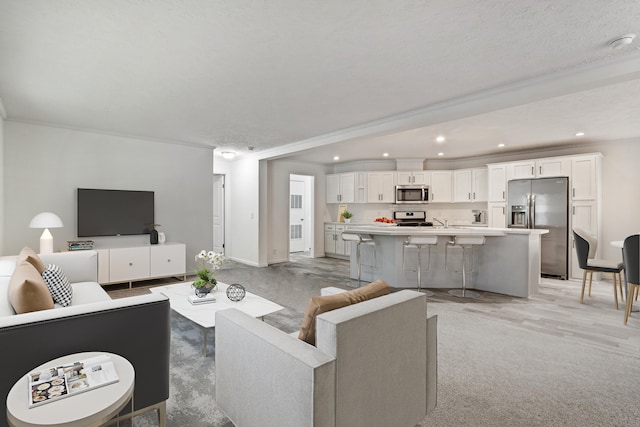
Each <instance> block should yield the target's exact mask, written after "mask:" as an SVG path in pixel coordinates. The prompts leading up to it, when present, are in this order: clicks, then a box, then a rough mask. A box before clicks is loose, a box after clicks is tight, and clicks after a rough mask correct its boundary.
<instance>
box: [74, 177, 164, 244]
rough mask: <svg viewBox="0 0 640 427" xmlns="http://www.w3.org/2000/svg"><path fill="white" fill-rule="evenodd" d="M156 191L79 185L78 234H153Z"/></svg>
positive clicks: (85, 235) (88, 235) (86, 235)
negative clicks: (83, 186)
mask: <svg viewBox="0 0 640 427" xmlns="http://www.w3.org/2000/svg"><path fill="white" fill-rule="evenodd" d="M153 223H154V193H153V191H129V190H98V189H91V188H78V237H95V236H126V235H135V234H149V233H150V232H151V227H150V226H149V224H153Z"/></svg>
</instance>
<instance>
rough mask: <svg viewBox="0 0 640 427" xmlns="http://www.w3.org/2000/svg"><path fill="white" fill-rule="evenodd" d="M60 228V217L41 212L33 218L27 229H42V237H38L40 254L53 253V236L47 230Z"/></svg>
mask: <svg viewBox="0 0 640 427" xmlns="http://www.w3.org/2000/svg"><path fill="white" fill-rule="evenodd" d="M62 226H63V225H62V220H61V219H60V217H59V216H58V215H56V214H54V213H51V212H41V213H39V214H38V215H36V216H34V217H33V219H32V220H31V222H30V223H29V228H44V231H43V232H42V236H40V253H41V254H51V253H53V236H52V235H51V233H50V232H49V229H50V228H60V227H62Z"/></svg>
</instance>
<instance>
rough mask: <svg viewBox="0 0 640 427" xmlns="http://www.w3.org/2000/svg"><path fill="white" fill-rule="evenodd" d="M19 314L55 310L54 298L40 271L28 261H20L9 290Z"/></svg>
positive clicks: (10, 297) (12, 304)
mask: <svg viewBox="0 0 640 427" xmlns="http://www.w3.org/2000/svg"><path fill="white" fill-rule="evenodd" d="M7 296H8V297H9V303H11V306H12V307H13V309H14V310H15V312H16V313H17V314H21V313H28V312H31V311H38V310H46V309H49V308H53V298H52V297H51V293H50V292H49V288H48V287H47V284H46V283H45V282H44V279H43V278H42V276H41V275H40V273H38V270H36V268H35V267H34V266H33V265H32V264H31V263H30V262H29V261H27V260H21V261H18V263H17V264H16V269H15V271H14V272H13V276H11V280H10V281H9V289H8V290H7Z"/></svg>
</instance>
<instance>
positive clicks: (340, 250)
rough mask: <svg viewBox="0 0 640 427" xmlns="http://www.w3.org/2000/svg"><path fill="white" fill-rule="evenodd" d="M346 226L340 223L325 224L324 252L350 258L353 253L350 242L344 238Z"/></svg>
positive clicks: (337, 256)
mask: <svg viewBox="0 0 640 427" xmlns="http://www.w3.org/2000/svg"><path fill="white" fill-rule="evenodd" d="M344 229H345V226H344V225H339V224H325V225H324V254H325V256H328V257H336V258H348V257H349V255H350V254H351V250H350V249H351V246H350V245H349V242H345V241H344V240H343V239H342V232H343V231H344Z"/></svg>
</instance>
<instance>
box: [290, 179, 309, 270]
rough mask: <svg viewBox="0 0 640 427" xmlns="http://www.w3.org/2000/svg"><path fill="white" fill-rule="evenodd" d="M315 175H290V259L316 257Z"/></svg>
mask: <svg viewBox="0 0 640 427" xmlns="http://www.w3.org/2000/svg"><path fill="white" fill-rule="evenodd" d="M313 187H314V177H313V176H308V175H295V174H290V175H289V260H290V261H292V258H299V257H305V258H308V257H311V258H313V257H314V250H313V248H314V232H313V230H314V225H313V224H314V217H313V212H314V193H313Z"/></svg>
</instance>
